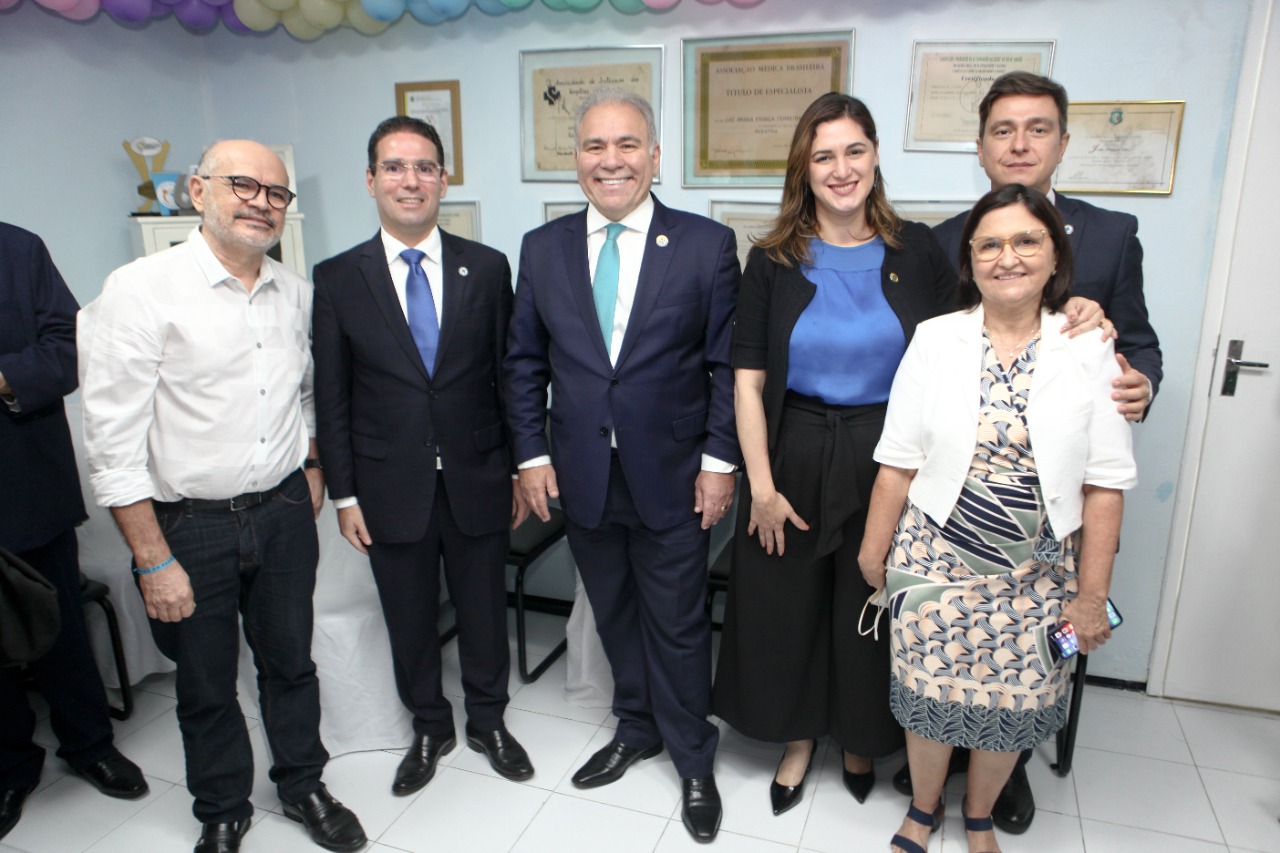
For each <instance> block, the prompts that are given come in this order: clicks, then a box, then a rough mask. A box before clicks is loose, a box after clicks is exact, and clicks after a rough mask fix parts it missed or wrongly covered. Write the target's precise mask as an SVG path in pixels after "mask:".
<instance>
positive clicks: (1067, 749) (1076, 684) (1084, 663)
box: [1052, 654, 1089, 776]
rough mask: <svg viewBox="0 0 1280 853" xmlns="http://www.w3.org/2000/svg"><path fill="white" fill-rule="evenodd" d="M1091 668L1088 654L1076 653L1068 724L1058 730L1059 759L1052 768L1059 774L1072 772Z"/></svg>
mask: <svg viewBox="0 0 1280 853" xmlns="http://www.w3.org/2000/svg"><path fill="white" fill-rule="evenodd" d="M1088 668H1089V656H1088V655H1084V654H1081V655H1076V671H1075V676H1074V678H1073V681H1072V684H1071V706H1070V708H1069V710H1068V711H1067V724H1066V725H1065V726H1063V727H1062V729H1061V730H1059V731H1058V744H1057V745H1058V761H1057V763H1056V764H1054V765H1053V767H1052V769H1053V770H1054V771H1055V772H1056V773H1057V774H1058V775H1059V776H1066V775H1067V774H1068V773H1070V772H1071V762H1072V760H1073V759H1074V757H1075V751H1076V729H1077V728H1079V726H1080V706H1081V704H1082V703H1083V702H1084V676H1085V672H1086V671H1087V670H1088Z"/></svg>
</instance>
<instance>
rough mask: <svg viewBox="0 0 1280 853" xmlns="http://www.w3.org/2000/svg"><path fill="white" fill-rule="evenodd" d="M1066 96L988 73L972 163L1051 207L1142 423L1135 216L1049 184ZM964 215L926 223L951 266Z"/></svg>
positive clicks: (1029, 799) (1145, 402)
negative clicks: (1106, 324)
mask: <svg viewBox="0 0 1280 853" xmlns="http://www.w3.org/2000/svg"><path fill="white" fill-rule="evenodd" d="M1067 103H1068V102H1067V91H1066V89H1064V88H1063V87H1062V86H1061V85H1060V84H1058V83H1056V82H1054V81H1053V80H1050V79H1049V78H1048V77H1042V76H1040V75H1038V74H1031V73H1029V72H1026V71H1012V72H1010V73H1008V74H1005V75H1003V76H1001V77H998V78H996V80H995V81H994V82H993V83H992V84H991V88H990V89H989V90H988V91H987V94H986V96H985V97H983V99H982V103H981V104H979V105H978V120H979V126H978V162H979V164H981V166H982V168H983V170H984V171H985V172H986V173H987V177H988V178H990V179H991V188H992V189H998V188H1000V187H1002V186H1005V185H1006V184H1012V183H1019V184H1024V185H1026V186H1029V187H1035V188H1036V189H1038V190H1040V191H1041V192H1042V193H1045V194H1046V195H1048V196H1049V198H1050V200H1052V201H1053V203H1054V206H1055V207H1057V209H1058V213H1060V214H1061V215H1062V221H1063V222H1064V223H1065V225H1066V230H1067V234H1068V235H1069V237H1070V240H1071V252H1072V257H1073V259H1074V261H1075V270H1074V273H1073V280H1072V284H1071V295H1072V296H1083V297H1085V298H1086V299H1092V300H1093V301H1095V302H1097V303H1098V304H1099V305H1100V306H1101V307H1102V310H1103V311H1104V312H1105V313H1106V316H1107V318H1108V319H1109V320H1111V322H1112V323H1113V324H1114V325H1115V331H1116V336H1117V337H1116V361H1118V362H1119V363H1120V368H1121V370H1122V371H1123V373H1122V374H1121V375H1120V376H1119V377H1117V378H1116V379H1115V380H1114V382H1113V383H1112V385H1113V386H1114V389H1115V390H1114V391H1113V392H1112V394H1111V399H1113V400H1115V401H1116V409H1117V411H1118V412H1120V413H1121V414H1123V415H1124V416H1125V417H1126V418H1127V419H1129V420H1131V421H1140V420H1142V419H1143V418H1145V417H1146V414H1147V407H1148V406H1150V405H1151V400H1152V398H1154V397H1155V394H1156V390H1157V389H1158V388H1159V386H1160V379H1161V376H1162V375H1163V372H1162V369H1161V365H1162V361H1161V355H1160V342H1159V340H1158V339H1157V338H1156V333H1155V330H1154V329H1153V328H1151V321H1150V320H1149V319H1148V318H1147V303H1146V299H1145V297H1144V296H1143V293H1142V244H1141V243H1139V242H1138V220H1137V218H1136V217H1134V216H1133V215H1132V214H1128V213H1120V212H1118V211H1114V210H1106V209H1104V208H1101V207H1096V206H1094V205H1092V204H1089V203H1088V202H1084V201H1080V200H1079V199H1075V198H1069V197H1067V196H1064V195H1063V194H1062V193H1059V192H1055V191H1054V190H1053V188H1052V187H1051V186H1050V182H1051V180H1052V179H1053V173H1054V170H1056V169H1057V168H1058V164H1059V163H1061V162H1062V155H1063V154H1065V153H1066V150H1067V142H1068V141H1069V140H1070V137H1071V135H1070V134H1069V133H1067ZM966 216H968V213H961V214H959V215H957V216H954V217H952V218H951V219H948V220H947V221H946V222H943V223H942V224H941V225H938V226H937V227H935V228H934V235H935V236H936V237H937V238H938V242H939V243H941V244H942V248H943V249H944V250H945V251H946V253H947V257H949V258H950V259H951V263H953V264H957V265H958V264H959V252H960V249H961V247H960V235H961V231H962V230H963V228H964V221H965V217H966ZM965 249H966V251H967V249H968V247H965ZM967 756H968V754H967V753H962V752H961V751H959V750H957V752H956V754H955V756H954V757H953V761H952V767H953V769H958V768H959V767H960V766H963V765H964V762H965V761H966V760H967ZM1030 757H1031V751H1030V750H1028V751H1026V752H1024V753H1023V754H1022V758H1021V759H1020V760H1019V761H1018V764H1017V767H1015V768H1014V771H1013V774H1012V775H1011V776H1010V777H1009V782H1008V784H1006V785H1005V788H1004V791H1003V792H1002V793H1001V795H1000V798H999V799H998V800H997V801H996V805H995V809H994V810H993V811H992V817H993V818H994V819H995V822H996V826H998V827H1000V828H1001V829H1003V830H1004V831H1005V832H1010V833H1013V834H1015V835H1017V834H1021V833H1023V832H1026V831H1027V829H1028V827H1030V826H1031V821H1032V819H1033V818H1034V817H1035V813H1036V806H1035V798H1034V797H1033V795H1032V793H1031V784H1030V782H1029V781H1028V779H1027V771H1026V766H1027V761H1028V760H1029V759H1030ZM893 782H894V787H895V788H897V789H898V790H899V791H901V792H903V793H910V790H911V777H910V774H909V773H908V768H906V767H903V768H902V770H900V771H899V772H898V774H897V775H896V776H895V777H894V780H893Z"/></svg>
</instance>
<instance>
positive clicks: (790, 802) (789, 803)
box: [769, 739, 818, 815]
mask: <svg viewBox="0 0 1280 853" xmlns="http://www.w3.org/2000/svg"><path fill="white" fill-rule="evenodd" d="M817 751H818V741H817V740H816V739H815V740H814V741H813V746H812V747H811V748H810V750H809V763H808V764H807V765H806V766H805V768H804V776H802V777H801V779H800V784H799V785H780V784H778V774H777V772H776V771H775V772H774V774H773V781H772V782H770V783H769V803H770V804H771V805H772V806H773V813H774V814H775V815H780V814H782V813H783V812H785V811H787V810H788V809H790V808H792V807H793V806H794V805H795V804H796V803H798V802H800V800H802V799H803V798H804V782H805V779H808V778H809V770H810V769H811V768H812V767H813V756H814V753H816V752H817ZM786 758H787V753H786V751H785V750H784V751H783V753H782V758H780V759H778V770H781V769H782V762H783V761H785V760H786Z"/></svg>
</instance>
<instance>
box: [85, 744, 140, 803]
mask: <svg viewBox="0 0 1280 853" xmlns="http://www.w3.org/2000/svg"><path fill="white" fill-rule="evenodd" d="M76 773H78V774H80V775H81V776H83V777H84V778H85V779H88V780H89V784H90V785H92V786H93V787H95V788H97V789H98V790H99V791H101V792H102V793H104V794H106V795H107V796H108V797H117V798H119V799H121V800H136V799H138V798H139V797H145V796H146V795H147V793H148V792H149V791H150V790H151V789H150V788H149V787H148V786H147V780H146V779H145V778H144V777H143V775H142V771H141V770H139V769H138V765H136V764H134V763H133V762H132V761H130V760H129V759H127V758H125V757H124V756H123V755H121V754H120V753H118V752H117V753H116V754H115V755H109V756H107V757H106V758H104V759H102V760H101V761H97V762H95V763H93V764H90V765H89V766H88V767H77V768H76Z"/></svg>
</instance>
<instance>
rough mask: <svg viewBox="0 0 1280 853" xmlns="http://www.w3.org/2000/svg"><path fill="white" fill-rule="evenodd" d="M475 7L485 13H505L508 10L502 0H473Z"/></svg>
mask: <svg viewBox="0 0 1280 853" xmlns="http://www.w3.org/2000/svg"><path fill="white" fill-rule="evenodd" d="M474 2H475V4H476V8H477V9H479V10H480V11H481V12H484V13H485V14H486V15H505V14H506V13H507V12H509V11H510V8H509V7H508V6H507V4H505V3H503V2H502V0H474Z"/></svg>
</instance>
